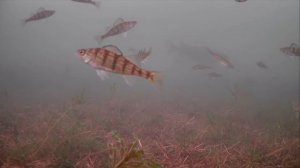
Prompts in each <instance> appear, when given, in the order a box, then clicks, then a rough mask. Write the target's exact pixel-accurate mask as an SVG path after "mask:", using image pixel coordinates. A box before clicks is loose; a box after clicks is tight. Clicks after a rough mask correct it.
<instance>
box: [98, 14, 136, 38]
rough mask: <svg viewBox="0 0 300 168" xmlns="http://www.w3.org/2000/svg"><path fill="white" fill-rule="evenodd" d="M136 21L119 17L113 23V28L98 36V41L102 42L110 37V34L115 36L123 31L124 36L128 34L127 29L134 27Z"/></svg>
mask: <svg viewBox="0 0 300 168" xmlns="http://www.w3.org/2000/svg"><path fill="white" fill-rule="evenodd" d="M136 23H137V22H136V21H124V19H122V18H119V19H117V20H116V21H115V23H114V24H113V27H112V28H109V30H108V31H107V32H106V33H105V34H104V35H101V36H96V40H97V42H98V43H99V44H100V43H101V42H102V40H103V39H105V38H107V37H110V36H115V35H118V34H121V33H124V36H125V37H126V36H127V34H126V33H127V31H129V30H130V29H132V28H133V27H134V26H135V25H136Z"/></svg>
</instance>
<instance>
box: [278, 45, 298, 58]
mask: <svg viewBox="0 0 300 168" xmlns="http://www.w3.org/2000/svg"><path fill="white" fill-rule="evenodd" d="M280 51H281V52H283V53H285V54H286V55H289V56H300V47H299V46H298V45H297V44H295V43H292V44H291V45H290V46H289V47H283V48H280Z"/></svg>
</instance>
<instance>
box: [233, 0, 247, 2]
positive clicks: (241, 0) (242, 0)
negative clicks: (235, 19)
mask: <svg viewBox="0 0 300 168" xmlns="http://www.w3.org/2000/svg"><path fill="white" fill-rule="evenodd" d="M235 1H236V2H246V1H247V0H235Z"/></svg>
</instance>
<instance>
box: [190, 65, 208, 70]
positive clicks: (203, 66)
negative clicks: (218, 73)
mask: <svg viewBox="0 0 300 168" xmlns="http://www.w3.org/2000/svg"><path fill="white" fill-rule="evenodd" d="M210 68H211V67H210V66H206V65H201V64H198V65H194V66H193V67H192V69H193V70H203V69H210Z"/></svg>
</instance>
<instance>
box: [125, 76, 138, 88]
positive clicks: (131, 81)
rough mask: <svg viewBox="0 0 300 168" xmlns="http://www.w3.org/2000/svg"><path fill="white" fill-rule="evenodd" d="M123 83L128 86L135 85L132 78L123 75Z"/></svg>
mask: <svg viewBox="0 0 300 168" xmlns="http://www.w3.org/2000/svg"><path fill="white" fill-rule="evenodd" d="M123 78H124V81H125V82H126V84H127V85H128V86H133V84H134V83H135V79H134V77H133V76H125V75H123Z"/></svg>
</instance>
